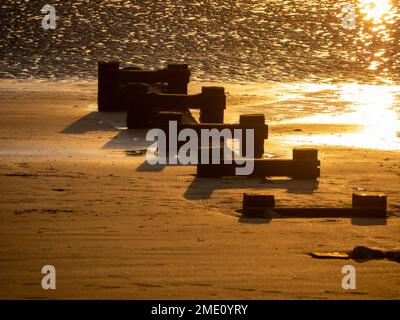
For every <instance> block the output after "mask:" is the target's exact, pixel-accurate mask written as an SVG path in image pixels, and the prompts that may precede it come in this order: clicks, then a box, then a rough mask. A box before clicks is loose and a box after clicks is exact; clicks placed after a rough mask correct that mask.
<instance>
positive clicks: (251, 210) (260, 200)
mask: <svg viewBox="0 0 400 320" xmlns="http://www.w3.org/2000/svg"><path fill="white" fill-rule="evenodd" d="M274 207H275V197H274V196H272V195H264V194H249V193H244V194H243V214H244V215H245V216H247V217H248V218H263V217H265V212H266V210H268V209H271V208H274Z"/></svg>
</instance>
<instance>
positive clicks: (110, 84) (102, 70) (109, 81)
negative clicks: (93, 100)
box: [97, 61, 119, 111]
mask: <svg viewBox="0 0 400 320" xmlns="http://www.w3.org/2000/svg"><path fill="white" fill-rule="evenodd" d="M118 71H119V63H118V62H115V61H113V62H104V61H100V62H98V96H97V103H98V110H99V111H115V108H116V106H117V105H118V99H117V90H118V85H119V81H118Z"/></svg>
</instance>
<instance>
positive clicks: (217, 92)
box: [125, 87, 226, 129]
mask: <svg viewBox="0 0 400 320" xmlns="http://www.w3.org/2000/svg"><path fill="white" fill-rule="evenodd" d="M125 104H126V106H125V107H126V108H127V109H128V114H127V126H128V128H130V129H134V128H145V127H151V126H152V122H153V121H156V120H155V119H156V117H157V113H158V112H160V111H180V112H187V111H188V110H189V109H200V122H208V123H223V122H224V111H225V108H226V96H225V89H224V88H223V87H203V88H202V92H201V93H199V94H194V95H187V94H166V93H154V92H150V93H148V94H142V95H139V94H131V95H127V96H126V101H125ZM144 115H147V116H146V117H144Z"/></svg>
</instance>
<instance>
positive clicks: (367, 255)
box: [309, 246, 400, 262]
mask: <svg viewBox="0 0 400 320" xmlns="http://www.w3.org/2000/svg"><path fill="white" fill-rule="evenodd" d="M309 255H310V256H311V257H313V258H315V259H343V260H345V259H353V260H355V261H368V260H382V259H388V260H390V261H395V262H400V251H382V250H379V249H372V248H368V247H364V246H357V247H355V248H354V249H353V250H352V251H350V252H347V253H346V252H311V253H310V254H309Z"/></svg>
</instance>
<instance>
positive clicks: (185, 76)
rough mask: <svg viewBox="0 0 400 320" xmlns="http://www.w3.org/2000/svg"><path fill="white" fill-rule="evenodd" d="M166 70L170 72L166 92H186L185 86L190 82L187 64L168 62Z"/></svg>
mask: <svg viewBox="0 0 400 320" xmlns="http://www.w3.org/2000/svg"><path fill="white" fill-rule="evenodd" d="M166 71H167V72H169V73H171V74H172V76H171V77H170V79H169V81H168V85H167V88H166V93H179V94H187V93H188V89H187V87H188V84H189V82H190V69H189V65H187V64H185V63H182V64H178V63H170V64H168V66H167V69H166Z"/></svg>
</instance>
